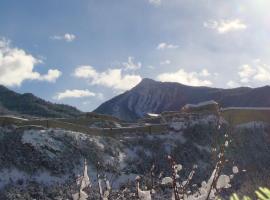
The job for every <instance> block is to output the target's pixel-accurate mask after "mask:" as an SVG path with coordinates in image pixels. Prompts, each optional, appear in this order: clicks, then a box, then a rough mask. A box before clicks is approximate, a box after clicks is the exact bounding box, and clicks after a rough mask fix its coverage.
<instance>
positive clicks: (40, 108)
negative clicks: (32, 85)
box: [0, 86, 82, 117]
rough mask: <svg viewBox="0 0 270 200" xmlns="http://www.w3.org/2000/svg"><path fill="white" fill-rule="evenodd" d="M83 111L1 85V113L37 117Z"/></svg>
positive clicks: (68, 114)
mask: <svg viewBox="0 0 270 200" xmlns="http://www.w3.org/2000/svg"><path fill="white" fill-rule="evenodd" d="M81 113H82V112H81V111H79V110H77V109H76V108H74V107H72V106H68V105H63V104H54V103H50V102H48V101H45V100H43V99H41V98H38V97H36V96H34V95H33V94H31V93H25V94H19V93H16V92H14V91H12V90H9V89H8V88H6V87H4V86H0V114H19V115H30V116H36V117H74V116H77V115H80V114H81Z"/></svg>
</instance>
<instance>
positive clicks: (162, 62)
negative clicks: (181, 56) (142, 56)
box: [160, 60, 171, 65]
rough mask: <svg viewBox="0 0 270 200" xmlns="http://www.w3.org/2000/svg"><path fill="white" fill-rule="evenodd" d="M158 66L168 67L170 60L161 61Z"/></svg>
mask: <svg viewBox="0 0 270 200" xmlns="http://www.w3.org/2000/svg"><path fill="white" fill-rule="evenodd" d="M160 64H161V65H169V64H171V61H170V60H164V61H161V62H160Z"/></svg>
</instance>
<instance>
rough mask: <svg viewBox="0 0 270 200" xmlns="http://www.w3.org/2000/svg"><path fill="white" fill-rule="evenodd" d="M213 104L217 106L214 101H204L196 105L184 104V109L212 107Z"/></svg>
mask: <svg viewBox="0 0 270 200" xmlns="http://www.w3.org/2000/svg"><path fill="white" fill-rule="evenodd" d="M213 104H215V105H218V103H217V102H216V101H214V100H210V101H204V102H201V103H198V104H186V105H185V106H184V108H199V107H202V106H208V105H213Z"/></svg>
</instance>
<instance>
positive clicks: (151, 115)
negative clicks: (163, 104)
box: [147, 113, 160, 117]
mask: <svg viewBox="0 0 270 200" xmlns="http://www.w3.org/2000/svg"><path fill="white" fill-rule="evenodd" d="M147 115H148V116H150V117H159V116H160V115H159V114H155V113H147Z"/></svg>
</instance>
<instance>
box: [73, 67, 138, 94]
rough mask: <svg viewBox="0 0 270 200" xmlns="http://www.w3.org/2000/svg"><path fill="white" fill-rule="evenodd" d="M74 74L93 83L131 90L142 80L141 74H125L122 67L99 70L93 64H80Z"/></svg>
mask: <svg viewBox="0 0 270 200" xmlns="http://www.w3.org/2000/svg"><path fill="white" fill-rule="evenodd" d="M74 75H75V76H76V77H78V78H84V79H87V80H88V81H89V83H90V84H91V85H101V86H104V87H108V88H113V89H116V90H129V89H131V88H132V87H134V86H135V85H137V84H138V83H139V82H140V81H141V80H142V78H141V77H140V76H139V75H135V74H124V73H123V71H122V69H107V70H106V71H104V72H98V71H96V70H95V68H94V67H92V66H79V67H77V68H76V69H75V72H74Z"/></svg>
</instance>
